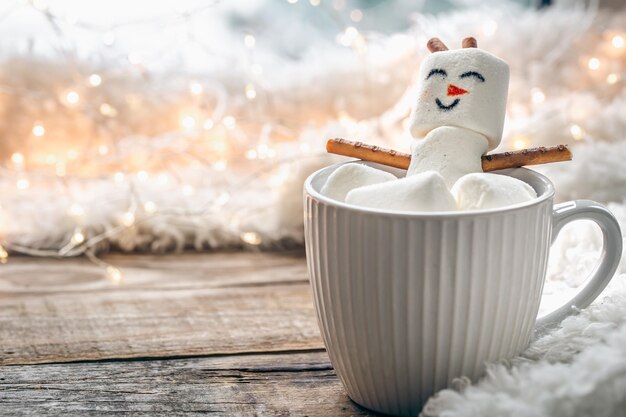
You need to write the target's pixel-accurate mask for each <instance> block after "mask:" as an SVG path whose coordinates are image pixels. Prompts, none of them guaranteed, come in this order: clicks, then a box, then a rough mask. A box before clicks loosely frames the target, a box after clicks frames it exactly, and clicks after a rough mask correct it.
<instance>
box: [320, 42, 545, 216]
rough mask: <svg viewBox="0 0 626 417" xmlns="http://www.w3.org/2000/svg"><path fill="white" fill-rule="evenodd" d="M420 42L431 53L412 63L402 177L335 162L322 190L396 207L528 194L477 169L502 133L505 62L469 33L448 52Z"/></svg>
mask: <svg viewBox="0 0 626 417" xmlns="http://www.w3.org/2000/svg"><path fill="white" fill-rule="evenodd" d="M428 48H429V49H430V50H431V52H432V54H431V55H429V56H428V57H427V58H426V59H424V61H423V62H422V65H421V67H420V72H419V76H420V78H421V84H420V86H419V89H418V97H417V103H416V105H415V107H414V109H413V111H412V113H411V119H410V131H411V134H412V136H413V137H414V138H415V139H416V141H415V143H414V144H413V146H412V152H411V153H412V155H411V163H410V165H409V169H408V171H407V178H405V179H400V180H391V181H389V180H387V178H383V177H382V176H381V175H374V173H373V172H369V171H367V170H364V169H361V168H359V169H352V170H348V169H344V170H341V169H338V170H337V171H336V172H335V173H334V174H333V176H332V177H333V178H329V182H328V183H327V186H326V187H325V190H323V194H327V195H329V196H332V195H338V196H340V197H341V200H343V199H345V202H347V203H349V204H355V205H360V206H364V207H371V208H379V209H388V210H397V211H398V210H399V211H407V210H409V211H449V210H455V209H469V210H471V209H483V208H496V207H502V206H506V205H510V204H517V203H520V202H523V201H528V200H530V199H532V198H535V197H536V193H535V192H534V190H533V189H532V188H531V187H530V186H528V184H525V183H523V182H522V181H519V180H517V179H515V178H512V177H503V176H500V175H494V174H484V173H483V172H482V164H481V157H482V155H484V154H485V153H487V152H488V151H489V150H493V149H494V148H496V147H497V146H498V145H499V144H500V140H501V138H502V129H503V126H504V116H505V111H506V99H507V92H508V85H509V66H508V65H507V64H506V62H504V61H503V60H501V59H500V58H498V57H496V56H494V55H492V54H490V53H488V52H485V51H483V50H481V49H478V48H477V47H476V40H475V39H474V38H466V39H464V40H463V49H458V50H453V51H450V50H448V48H447V47H446V46H445V45H444V44H443V43H442V42H441V41H440V40H439V39H437V38H433V39H431V40H430V41H429V42H428ZM346 176H350V177H351V178H347V177H346ZM330 180H332V181H330ZM357 184H360V185H361V186H360V187H359V186H357ZM451 190H452V192H451Z"/></svg>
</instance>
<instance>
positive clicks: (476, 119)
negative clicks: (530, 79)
mask: <svg viewBox="0 0 626 417" xmlns="http://www.w3.org/2000/svg"><path fill="white" fill-rule="evenodd" d="M420 78H421V80H422V81H421V84H420V86H419V89H418V97H417V103H416V105H415V108H414V110H413V113H412V115H411V133H412V134H413V136H414V137H415V138H419V137H421V136H424V135H426V134H427V133H428V132H429V131H430V130H432V129H435V128H437V127H440V126H456V127H463V128H467V129H470V130H473V131H475V132H478V133H480V134H482V135H484V136H485V137H486V138H487V140H488V141H489V147H490V149H493V148H495V147H496V146H498V144H499V143H500V138H501V137H502V128H503V125H504V115H505V111H506V97H507V91H508V83H509V67H508V65H507V64H506V63H505V62H504V61H502V60H501V59H499V58H497V57H495V56H493V55H491V54H489V53H488V52H485V51H483V50H482V49H477V48H465V49H457V50H451V51H441V52H435V53H432V54H431V55H429V56H428V57H426V59H424V61H423V62H422V66H421V68H420Z"/></svg>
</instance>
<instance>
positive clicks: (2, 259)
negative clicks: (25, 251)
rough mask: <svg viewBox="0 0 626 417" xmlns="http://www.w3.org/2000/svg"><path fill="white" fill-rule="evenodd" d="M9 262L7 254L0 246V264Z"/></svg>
mask: <svg viewBox="0 0 626 417" xmlns="http://www.w3.org/2000/svg"><path fill="white" fill-rule="evenodd" d="M8 261H9V254H8V253H7V251H6V249H4V247H3V246H2V245H0V264H6V263H7V262H8Z"/></svg>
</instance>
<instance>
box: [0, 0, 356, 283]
mask: <svg viewBox="0 0 626 417" xmlns="http://www.w3.org/2000/svg"><path fill="white" fill-rule="evenodd" d="M218 3H219V1H209V2H207V4H205V5H203V6H201V7H197V8H195V9H191V10H184V11H181V12H179V13H174V14H171V15H170V16H168V17H165V18H150V19H140V20H134V21H127V22H123V23H118V24H114V25H110V26H103V25H97V24H92V23H88V22H84V21H80V20H78V19H76V18H75V17H73V16H70V15H61V14H57V13H56V12H55V11H54V10H53V8H52V7H51V4H50V3H49V2H48V1H46V0H27V1H19V2H16V3H15V4H14V5H13V6H12V7H10V8H8V9H6V10H5V12H4V14H3V15H2V16H1V17H0V21H2V20H4V19H5V18H7V17H8V16H9V15H10V14H11V13H15V12H17V11H19V10H20V9H23V8H29V9H31V10H32V11H33V12H35V13H39V14H41V16H42V17H43V18H44V19H45V20H46V22H47V24H48V25H50V27H51V28H52V30H53V32H54V33H55V34H56V35H57V36H58V37H59V38H61V37H63V36H64V31H63V27H69V28H70V29H71V30H75V29H80V30H82V31H86V32H89V33H92V34H97V35H98V36H100V38H101V42H102V45H103V46H104V47H105V48H111V47H113V46H114V45H115V44H116V43H118V42H119V40H120V34H119V32H120V31H121V30H122V29H124V28H126V27H129V26H137V25H147V24H153V25H165V24H168V23H172V22H176V21H179V22H182V23H184V24H185V25H188V24H189V23H190V21H192V20H193V19H194V18H196V17H198V16H199V15H201V14H202V13H203V12H205V11H207V10H210V9H211V8H213V7H214V6H216V5H217V4H218ZM288 3H290V4H295V3H297V0H289V1H288ZM309 4H310V6H311V7H314V8H317V7H320V6H322V8H324V10H325V11H326V12H328V13H329V14H331V16H332V18H333V20H334V21H335V22H336V23H337V24H338V25H340V28H341V30H340V33H339V35H338V40H337V42H338V43H339V44H341V45H343V46H346V47H356V44H357V42H358V47H359V48H360V49H363V47H364V44H365V40H364V38H363V37H362V36H360V34H359V32H358V31H357V30H356V29H355V28H354V27H353V26H350V25H348V26H345V24H344V19H343V17H342V16H339V15H338V14H339V13H341V12H342V11H343V10H344V9H345V8H346V2H345V1H342V0H335V1H334V2H333V3H332V4H325V5H322V2H321V1H320V0H310V2H309ZM348 14H349V20H350V21H352V22H358V21H360V20H361V19H362V16H363V13H362V11H360V10H358V9H352V10H350V11H349V12H348ZM192 37H193V36H192V35H191V34H189V33H188V34H187V36H186V39H185V40H189V39H191V38H192ZM196 42H197V40H196ZM242 44H243V46H244V48H245V50H247V51H248V53H247V60H248V61H249V71H250V74H251V75H252V77H251V78H252V79H259V80H262V75H263V67H262V66H261V65H260V64H259V63H257V62H255V60H254V52H255V48H256V44H257V39H256V37H255V36H254V34H253V33H251V32H246V33H244V34H243V35H242ZM60 52H67V51H60ZM125 59H126V60H127V62H128V66H129V68H130V69H131V70H138V71H139V72H144V71H145V68H144V63H145V62H144V57H143V56H142V55H141V54H140V53H137V52H132V51H131V52H129V53H128V54H127V55H126V57H125ZM107 78H108V75H107V74H105V73H102V72H91V73H87V74H84V73H82V72H79V73H76V74H73V77H72V80H71V81H70V82H68V85H67V86H65V87H63V88H61V89H59V91H58V92H57V93H56V97H53V101H54V102H56V103H58V104H60V105H61V107H63V108H65V109H69V110H71V111H81V110H82V111H84V112H85V113H89V114H90V116H91V117H92V118H93V119H94V120H96V119H97V120H101V121H104V122H107V121H110V120H115V119H116V118H118V117H119V115H120V113H121V112H122V110H121V109H119V108H118V106H116V105H115V104H113V103H111V102H108V101H104V100H101V101H96V102H92V101H90V96H93V95H96V94H91V93H92V92H93V91H97V90H99V89H103V88H106V86H107V85H106V84H107V81H106V80H107ZM0 88H3V89H5V90H6V91H7V92H9V93H11V94H15V95H17V94H20V93H21V94H23V92H16V91H11V88H10V86H0ZM187 90H188V96H189V98H190V100H191V102H192V105H191V106H187V108H185V109H182V110H181V112H180V114H179V116H178V120H177V122H178V129H176V130H175V131H173V132H171V131H170V132H165V133H164V134H162V136H165V137H167V136H171V137H176V138H177V139H179V138H181V137H183V138H188V139H189V141H193V140H194V139H196V138H197V136H198V135H202V134H204V133H205V132H211V131H215V130H218V129H219V133H218V135H216V136H220V137H221V138H220V139H221V140H218V141H215V140H214V141H213V142H214V143H213V149H209V150H210V151H213V153H214V154H215V155H217V157H216V158H215V159H212V160H210V161H205V162H207V163H208V164H209V165H210V166H211V168H212V169H213V170H214V171H215V172H217V173H219V172H224V171H225V170H226V169H227V168H228V167H229V165H230V164H231V163H232V162H233V161H237V160H241V159H242V156H243V159H245V160H248V161H264V160H265V161H269V163H268V164H266V165H264V166H262V167H260V168H258V169H256V170H255V171H254V172H253V173H252V174H251V175H249V177H248V179H247V180H244V181H242V182H243V183H246V182H248V183H249V182H250V181H252V180H254V178H256V177H257V176H258V175H259V174H261V173H264V172H268V171H272V170H275V169H276V167H278V166H281V165H284V164H288V163H290V162H292V161H291V160H290V159H284V158H283V159H281V158H279V157H277V151H276V149H275V148H273V147H272V146H271V144H270V143H269V141H267V140H263V136H264V130H267V124H264V125H263V127H262V129H261V130H262V131H261V132H260V133H261V135H260V136H261V140H259V141H258V143H257V144H256V145H255V146H253V147H250V148H248V149H245V152H244V155H232V156H231V155H227V153H226V152H225V149H224V142H225V141H224V138H225V136H226V135H227V134H228V133H234V131H235V130H236V129H238V128H239V123H240V121H239V120H238V119H237V117H236V116H235V115H233V114H226V113H225V111H226V110H225V109H226V103H225V102H226V101H227V97H226V95H227V93H226V92H225V91H224V90H223V89H222V88H220V86H219V85H214V84H213V83H207V82H202V81H200V80H195V79H192V80H190V81H189V82H188V86H187ZM257 90H258V85H257V83H255V82H254V81H253V80H251V81H249V82H247V83H246V84H245V85H244V87H243V94H244V96H245V98H246V100H248V101H249V102H254V101H255V100H256V99H257V98H258V93H257ZM29 93H30V92H29ZM36 95H37V96H39V94H36ZM206 96H210V97H211V99H213V103H212V104H213V106H212V109H211V110H210V111H206V110H205V109H204V107H206V101H209V100H206ZM37 98H38V99H40V97H37ZM131 99H132V97H131ZM50 102H51V101H48V102H47V104H48V105H49V106H50ZM131 104H132V103H131ZM53 110H54V109H53ZM206 113H210V114H208V115H207V114H206ZM343 122H344V123H345V122H346V120H343ZM51 125H52V123H49V122H48V121H46V120H44V118H43V117H38V118H36V119H34V120H33V121H32V124H31V129H30V132H29V136H30V138H29V140H31V141H32V142H34V143H36V144H41V143H42V141H43V140H44V139H47V138H49V137H50V136H52V134H53V127H52V126H51ZM281 128H286V127H285V126H281V125H280V124H278V125H277V126H274V127H273V129H275V130H278V131H280V129H281ZM286 129H288V128H286ZM104 130H105V132H106V130H107V129H104ZM289 133H291V132H289ZM114 139H115V138H111V140H109V141H100V142H98V143H96V144H95V145H93V146H91V147H90V148H88V149H85V150H83V151H82V152H81V151H79V150H78V149H76V148H74V147H70V148H68V149H67V150H65V152H64V154H62V153H61V152H60V151H63V149H62V147H61V149H59V150H57V151H56V152H50V153H48V154H45V155H40V154H38V153H37V152H36V150H33V149H26V150H25V151H21V150H16V151H14V152H13V153H12V154H10V157H9V159H8V161H5V163H4V164H3V165H2V167H0V170H1V172H2V174H3V175H6V176H14V177H15V178H16V180H15V189H16V190H17V191H18V192H19V191H27V190H28V189H29V188H31V186H32V182H33V180H34V179H35V178H36V179H39V180H41V178H42V176H43V179H44V180H46V181H49V180H51V181H55V182H58V183H59V184H61V186H63V187H65V188H67V184H68V182H70V181H84V180H93V179H95V178H101V179H102V178H112V179H113V181H115V182H116V183H119V184H124V183H129V187H128V188H129V190H130V193H131V194H132V195H131V198H130V201H131V204H129V207H128V210H126V211H124V212H123V213H120V215H119V216H118V218H119V224H117V225H116V226H115V227H112V228H110V229H108V230H107V231H105V232H104V233H99V234H95V235H91V236H89V235H88V234H87V231H86V230H84V228H83V227H82V226H81V220H82V219H83V218H84V217H85V215H86V208H85V207H84V206H83V205H81V204H80V203H78V202H75V203H73V204H71V205H70V206H69V208H68V214H69V215H70V217H72V218H73V219H75V221H76V227H75V228H74V232H73V233H72V235H71V237H70V238H69V240H68V241H67V243H66V244H65V245H64V246H62V247H61V248H60V249H58V250H57V249H41V248H32V247H28V246H24V245H21V244H19V243H14V242H6V241H5V240H3V241H0V242H1V243H0V263H3V264H4V263H6V262H7V261H8V258H9V253H8V251H7V249H9V250H10V251H11V252H15V253H20V254H27V255H31V256H47V257H71V256H78V255H85V256H86V257H87V258H88V259H90V260H91V261H92V262H94V263H95V264H96V265H98V266H101V267H102V268H103V269H104V270H105V272H106V276H107V277H108V278H109V279H110V280H111V281H112V282H114V283H119V282H121V280H122V278H123V274H122V271H120V269H119V268H117V267H115V266H114V265H111V264H109V263H107V262H105V261H104V260H102V259H100V258H99V257H98V256H97V254H96V251H95V249H94V248H95V247H97V245H98V244H99V243H100V242H102V241H104V240H106V239H109V238H110V237H112V236H114V235H116V234H119V233H121V232H123V231H124V230H125V229H127V228H132V227H138V226H139V225H140V224H141V223H142V222H145V221H148V220H150V219H151V218H153V217H155V216H167V215H184V216H197V215H204V214H206V213H207V212H210V211H212V210H219V209H220V208H222V207H224V206H225V205H226V204H227V203H228V201H229V199H230V197H231V193H232V190H228V189H226V190H223V191H222V192H220V193H219V194H217V196H216V198H215V199H214V201H213V202H212V203H211V204H210V205H209V206H204V207H201V208H199V209H198V210H194V211H192V212H190V211H187V212H186V213H183V214H181V213H180V212H179V211H178V210H174V209H167V208H161V207H159V206H158V205H157V203H156V202H154V201H151V200H142V199H141V198H140V197H139V196H138V195H137V193H134V192H133V189H134V188H135V185H134V183H135V182H139V183H141V182H145V181H148V180H150V179H154V180H155V181H157V182H163V183H165V182H167V181H169V179H170V178H169V177H170V176H171V175H170V174H171V173H165V172H161V173H158V174H157V175H153V173H151V172H150V171H149V170H148V169H146V168H145V167H143V166H138V167H137V169H135V170H132V169H128V168H125V169H123V170H122V169H119V170H113V171H112V172H110V171H111V167H110V166H104V167H103V168H104V169H103V172H96V173H95V174H93V173H87V174H85V173H82V172H80V171H81V168H82V167H84V166H89V165H90V164H93V163H94V161H97V162H98V163H101V161H102V160H103V159H104V160H106V159H107V158H109V157H110V156H111V155H112V154H114V153H115V151H116V149H115V147H116V146H117V145H116V142H115V140H114ZM215 142H217V143H215ZM300 150H302V151H305V152H308V151H309V145H308V144H306V143H302V144H301V145H300ZM183 153H184V154H185V155H184V156H190V157H192V158H195V159H196V160H197V159H203V157H200V156H199V155H192V152H183ZM203 154H204V153H203ZM315 156H316V155H315V154H310V152H308V155H305V157H315ZM50 170H52V173H51V175H50V174H49V171H50ZM42 173H43V174H42ZM179 185H180V189H181V192H182V194H183V195H185V196H190V195H192V194H194V193H195V191H196V190H195V189H194V186H193V185H191V184H186V183H180V184H179ZM240 186H241V184H240V183H238V184H235V185H234V186H232V187H231V188H232V189H233V190H236V189H237V188H239V187H240ZM240 239H241V242H242V243H243V244H245V245H250V246H258V245H260V244H262V238H261V236H260V235H259V234H258V233H256V232H254V231H243V232H242V233H241V234H240Z"/></svg>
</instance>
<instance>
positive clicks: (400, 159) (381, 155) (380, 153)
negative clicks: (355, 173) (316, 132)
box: [326, 139, 411, 169]
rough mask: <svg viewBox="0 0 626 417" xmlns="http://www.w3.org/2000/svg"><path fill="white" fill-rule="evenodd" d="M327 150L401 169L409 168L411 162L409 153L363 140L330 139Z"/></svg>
mask: <svg viewBox="0 0 626 417" xmlns="http://www.w3.org/2000/svg"><path fill="white" fill-rule="evenodd" d="M326 151H327V152H328V153H334V154H337V155H343V156H349V157H352V158H358V159H362V160H364V161H369V162H377V163H379V164H382V165H387V166H390V167H394V168H401V169H409V164H410V163H411V155H409V154H408V153H402V152H397V151H394V150H393V149H385V148H380V147H378V146H372V145H367V144H365V143H361V142H353V141H351V140H347V139H329V140H328V142H326Z"/></svg>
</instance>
